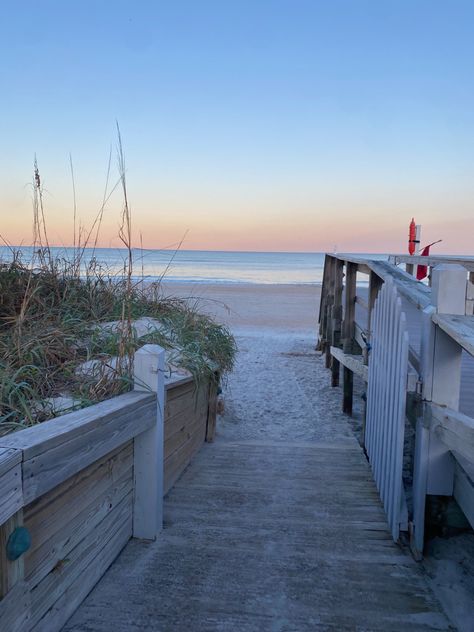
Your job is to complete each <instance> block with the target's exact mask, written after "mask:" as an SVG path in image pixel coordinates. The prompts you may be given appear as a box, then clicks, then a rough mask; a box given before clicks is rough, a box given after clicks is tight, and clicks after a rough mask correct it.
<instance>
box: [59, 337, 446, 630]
mask: <svg viewBox="0 0 474 632" xmlns="http://www.w3.org/2000/svg"><path fill="white" fill-rule="evenodd" d="M238 342H239V346H240V354H239V359H238V363H237V368H236V370H235V372H234V374H233V375H232V376H231V378H230V381H229V384H228V386H227V390H226V411H225V414H224V415H223V417H222V419H220V420H219V422H218V435H217V438H216V441H215V443H213V444H206V445H205V446H204V447H203V449H202V450H201V452H200V453H199V454H198V456H197V457H196V458H195V460H194V461H193V463H192V464H191V466H190V467H189V468H188V469H187V470H186V472H185V473H184V475H183V476H182V477H181V479H180V480H179V481H178V483H177V484H176V485H175V487H174V488H173V489H172V491H171V492H170V493H169V495H168V496H167V498H166V500H165V525H164V530H163V532H162V534H161V535H160V537H159V539H158V540H157V541H156V542H154V543H145V542H140V541H137V540H132V541H131V542H130V543H129V544H128V545H127V547H126V548H125V550H124V551H123V552H122V554H121V555H120V556H119V558H118V559H117V560H116V562H115V563H114V564H113V565H112V567H111V568H110V569H109V571H108V572H107V573H106V575H105V576H104V578H103V579H102V580H101V581H100V582H99V584H98V585H97V586H96V588H95V589H94V590H93V591H92V593H91V594H90V595H89V597H88V598H87V599H86V600H85V602H84V603H83V604H82V606H80V608H79V610H78V611H77V612H76V613H75V615H74V616H73V617H72V619H71V620H70V621H69V623H68V624H67V625H66V627H65V628H64V629H65V630H66V631H67V632H73V631H74V632H112V631H113V632H138V631H150V632H151V631H153V632H155V631H156V632H158V631H164V632H168V631H169V632H172V631H179V632H181V631H186V630H189V631H190V632H200V631H206V632H207V631H209V632H211V631H222V632H224V631H225V632H257V631H258V632H266V631H268V632H270V631H271V632H290V631H291V632H305V631H310V630H311V631H313V630H384V631H387V630H394V631H395V630H396V631H400V630H433V629H442V630H446V629H453V628H451V627H450V625H449V623H448V621H447V619H446V618H445V615H444V614H443V613H442V610H441V608H440V606H439V604H438V602H437V601H436V599H435V597H434V596H433V594H432V593H431V591H430V588H429V586H428V583H427V582H426V579H425V577H424V575H423V570H422V567H420V565H418V564H417V563H416V562H414V561H413V559H412V558H411V556H410V555H409V554H408V553H406V552H405V551H403V550H402V549H401V548H400V547H399V546H398V545H396V544H394V542H393V541H392V539H391V536H390V532H389V529H388V526H387V523H386V518H385V514H384V512H383V509H382V507H381V503H380V499H379V496H378V493H377V490H376V488H375V484H374V482H373V480H372V474H371V470H370V468H369V465H368V463H367V461H366V459H365V456H364V453H363V451H362V449H361V448H360V446H359V444H358V442H357V440H356V438H355V436H354V435H353V433H352V430H351V428H350V427H349V425H348V422H347V418H345V417H344V416H343V415H342V414H341V413H340V393H337V392H336V390H335V389H331V388H330V387H329V385H328V382H329V376H328V373H327V371H325V369H324V368H323V367H324V365H323V362H322V360H321V359H320V358H319V356H318V354H316V353H315V352H314V351H313V349H314V338H312V337H310V336H309V335H307V334H303V333H296V334H293V335H291V334H287V333H284V332H281V333H277V334H270V333H268V334H265V333H262V332H256V333H254V334H250V333H249V334H246V335H245V336H240V337H239V339H238Z"/></svg>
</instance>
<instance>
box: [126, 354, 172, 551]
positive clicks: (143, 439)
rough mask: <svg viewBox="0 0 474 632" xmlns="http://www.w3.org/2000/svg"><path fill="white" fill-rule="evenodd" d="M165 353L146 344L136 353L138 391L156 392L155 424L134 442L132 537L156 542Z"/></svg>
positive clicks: (159, 516)
mask: <svg viewBox="0 0 474 632" xmlns="http://www.w3.org/2000/svg"><path fill="white" fill-rule="evenodd" d="M164 371H165V352H164V349H162V348H161V347H160V346H159V345H151V344H150V345H144V346H143V347H142V348H141V349H139V350H138V351H137V352H136V353H135V360H134V379H135V390H138V391H152V392H154V393H156V404H157V406H156V424H155V425H154V426H153V427H152V428H150V430H147V431H146V432H143V433H142V434H140V435H138V436H137V437H135V439H134V452H133V472H134V501H133V537H135V538H142V539H144V540H154V539H155V538H156V536H157V535H158V533H159V532H160V531H161V529H162V528H163V468H164V457H163V446H164V412H165V382H164Z"/></svg>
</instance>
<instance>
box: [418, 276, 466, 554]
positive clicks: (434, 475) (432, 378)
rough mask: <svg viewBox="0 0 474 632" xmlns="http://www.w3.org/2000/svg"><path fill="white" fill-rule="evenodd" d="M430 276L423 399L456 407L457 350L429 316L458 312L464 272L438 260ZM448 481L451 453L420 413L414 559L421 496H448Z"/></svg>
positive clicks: (458, 380) (462, 301) (451, 474)
mask: <svg viewBox="0 0 474 632" xmlns="http://www.w3.org/2000/svg"><path fill="white" fill-rule="evenodd" d="M432 276H433V282H432V295H431V296H432V302H433V305H432V306H429V307H427V308H426V309H425V310H424V312H423V329H422V341H421V367H420V368H421V371H420V372H421V376H420V377H421V380H422V383H423V401H425V402H434V403H436V404H439V405H441V406H449V407H450V408H453V409H454V410H457V409H458V407H459V393H460V386H461V357H462V349H461V347H460V346H459V345H458V344H457V343H456V342H455V341H454V340H453V339H452V338H450V337H449V336H448V335H447V334H445V333H444V332H443V331H441V329H439V327H436V326H435V325H434V323H433V322H432V319H431V316H432V314H433V313H434V312H438V313H440V314H461V315H464V312H465V296H466V270H465V268H463V267H462V266H459V265H448V264H442V265H439V266H436V267H435V268H434V269H433V275H432ZM424 408H425V409H426V407H424ZM453 485H454V460H453V457H452V455H451V453H450V452H449V450H448V448H447V447H446V446H445V445H444V444H443V443H442V442H441V441H440V440H439V439H438V438H437V437H436V436H435V435H434V434H433V433H432V432H430V419H429V415H428V414H427V413H426V412H425V414H424V416H423V417H421V418H419V419H418V421H417V427H416V441H415V461H414V471H413V525H412V533H411V536H412V538H411V540H412V541H411V546H412V550H413V552H414V554H415V556H416V557H421V556H422V553H423V543H424V519H425V502H426V495H427V494H435V495H440V496H450V495H452V493H453Z"/></svg>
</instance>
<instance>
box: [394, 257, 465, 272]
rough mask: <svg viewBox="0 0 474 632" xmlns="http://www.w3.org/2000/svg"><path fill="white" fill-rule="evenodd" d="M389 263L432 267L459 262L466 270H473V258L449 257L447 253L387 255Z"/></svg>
mask: <svg viewBox="0 0 474 632" xmlns="http://www.w3.org/2000/svg"><path fill="white" fill-rule="evenodd" d="M389 261H390V263H393V264H394V265H399V264H400V263H409V264H414V265H423V266H428V267H434V266H436V265H439V264H444V263H448V264H451V263H452V264H459V265H462V266H463V267H464V268H466V271H474V258H472V257H470V258H468V259H467V258H465V257H450V256H448V255H441V256H438V257H434V256H429V257H422V256H421V255H389Z"/></svg>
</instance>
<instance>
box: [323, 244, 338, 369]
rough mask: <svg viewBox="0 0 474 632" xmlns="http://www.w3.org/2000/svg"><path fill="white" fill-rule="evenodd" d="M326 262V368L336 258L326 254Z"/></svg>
mask: <svg viewBox="0 0 474 632" xmlns="http://www.w3.org/2000/svg"><path fill="white" fill-rule="evenodd" d="M327 263H328V284H327V286H328V288H327V292H326V305H325V311H326V316H325V318H326V331H325V346H324V351H325V354H326V369H329V367H330V366H331V341H332V325H333V322H332V308H333V303H334V266H335V263H336V259H334V257H331V256H327Z"/></svg>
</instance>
